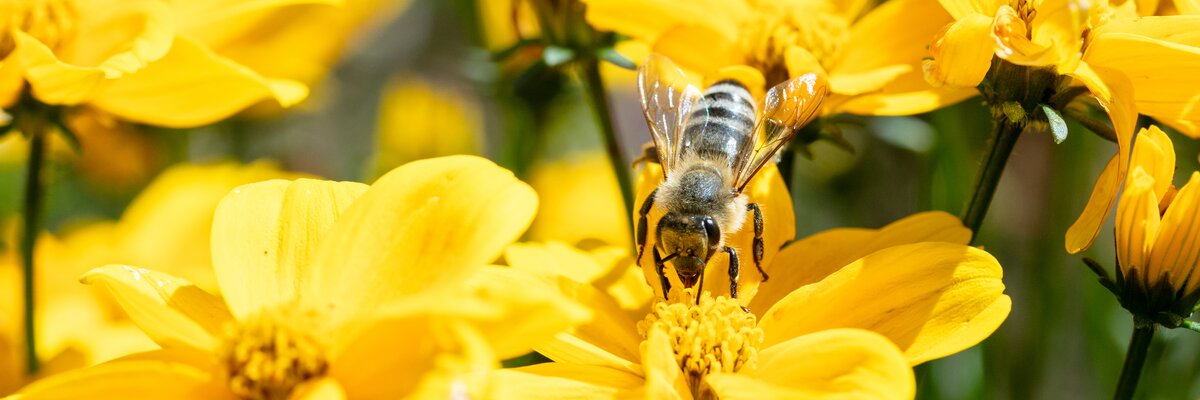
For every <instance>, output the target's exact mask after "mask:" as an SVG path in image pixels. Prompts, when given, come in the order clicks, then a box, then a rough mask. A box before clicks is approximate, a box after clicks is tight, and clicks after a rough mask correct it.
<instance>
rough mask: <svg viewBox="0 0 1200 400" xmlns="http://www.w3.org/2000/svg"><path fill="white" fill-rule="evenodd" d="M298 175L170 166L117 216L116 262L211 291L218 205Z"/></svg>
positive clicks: (255, 167) (230, 166) (262, 168)
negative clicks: (245, 189) (239, 190)
mask: <svg viewBox="0 0 1200 400" xmlns="http://www.w3.org/2000/svg"><path fill="white" fill-rule="evenodd" d="M298 177H300V175H299V174H294V173H288V172H284V171H281V170H280V169H279V167H278V166H276V165H274V164H273V163H270V162H255V163H251V164H245V165H243V164H238V163H233V162H223V163H214V164H179V165H176V166H173V167H171V168H169V169H167V170H166V171H163V172H162V173H161V174H159V176H158V177H157V178H155V179H154V181H153V182H151V183H150V185H149V186H147V187H146V188H145V189H143V190H142V193H140V194H138V196H137V198H135V199H134V200H133V202H132V203H130V204H129V207H128V208H126V209H125V213H124V214H122V215H121V220H120V221H118V222H117V225H116V228H115V232H113V233H112V236H114V237H115V238H119V239H118V240H115V241H116V242H118V243H117V244H116V246H119V247H120V251H119V253H120V255H121V258H120V259H119V260H121V262H128V263H133V264H136V265H151V266H155V268H158V269H159V270H161V271H163V272H167V273H170V274H172V275H175V276H178V277H180V278H184V279H187V280H190V281H192V282H193V283H195V284H196V285H197V286H200V287H201V288H202V289H205V290H207V291H210V292H212V293H216V292H217V291H218V288H217V283H216V277H215V276H214V275H213V267H212V245H211V243H212V240H211V238H212V226H213V213H214V212H215V211H216V209H217V204H218V203H220V201H221V199H222V198H223V197H225V195H226V194H228V193H229V192H230V191H231V190H233V189H234V188H236V187H238V186H241V185H244V184H247V183H251V182H258V181H264V180H268V179H295V178H298ZM113 261H117V260H113ZM93 266H94V265H93Z"/></svg>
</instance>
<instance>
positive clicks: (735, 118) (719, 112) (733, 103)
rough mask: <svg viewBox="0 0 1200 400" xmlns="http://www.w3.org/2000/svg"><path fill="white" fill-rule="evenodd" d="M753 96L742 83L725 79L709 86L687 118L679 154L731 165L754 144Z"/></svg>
mask: <svg viewBox="0 0 1200 400" xmlns="http://www.w3.org/2000/svg"><path fill="white" fill-rule="evenodd" d="M754 117H755V112H754V97H753V96H752V95H750V91H749V90H747V89H746V87H745V86H742V84H741V83H739V82H737V81H733V80H724V81H720V82H717V83H715V84H713V85H712V86H710V87H709V88H708V90H705V91H704V97H702V98H701V99H700V101H699V103H697V104H696V105H695V106H694V108H693V109H692V113H691V116H690V117H689V118H688V122H687V126H686V127H685V128H684V131H683V149H682V153H683V154H682V155H683V156H684V157H687V156H692V155H694V156H699V157H700V158H703V159H706V160H713V161H725V162H728V163H730V165H732V163H733V160H734V159H735V157H736V156H737V154H738V153H741V152H744V151H749V146H751V145H752V144H753V136H752V135H753V133H754V132H753V130H754Z"/></svg>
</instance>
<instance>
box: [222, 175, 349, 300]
mask: <svg viewBox="0 0 1200 400" xmlns="http://www.w3.org/2000/svg"><path fill="white" fill-rule="evenodd" d="M366 190H367V185H364V184H361V183H356V182H333V181H320V180H313V179H299V180H295V181H284V180H270V181H265V182H259V183H251V184H248V185H244V186H241V187H238V188H237V189H234V190H233V191H232V192H230V193H229V195H227V196H225V198H224V199H222V200H221V203H220V204H219V205H218V206H217V209H216V212H215V214H214V217H213V226H212V242H213V247H212V255H213V269H214V271H215V272H216V275H217V282H218V283H219V284H220V286H221V293H222V294H223V295H224V296H225V301H226V302H227V303H228V304H229V309H230V311H233V315H234V316H236V317H237V318H238V319H244V318H246V317H247V316H250V315H254V314H257V313H259V312H262V310H264V309H270V308H274V307H285V306H289V305H292V306H295V305H298V304H305V303H304V302H305V299H304V297H303V296H304V295H305V294H306V292H307V290H308V289H309V287H311V286H308V285H313V283H312V282H313V281H314V280H316V279H319V278H317V277H314V276H312V275H311V272H312V270H311V269H310V262H311V260H310V258H311V257H312V256H313V255H314V254H315V253H316V250H317V247H318V246H319V244H320V243H321V241H322V240H324V239H325V237H326V236H325V235H326V234H328V233H329V231H330V230H331V229H332V227H333V224H334V222H335V221H336V220H337V218H338V215H340V214H341V213H342V212H343V211H344V210H345V209H346V207H349V206H350V203H352V202H353V201H354V200H355V199H357V198H358V196H360V195H362V193H363V192H364V191H366Z"/></svg>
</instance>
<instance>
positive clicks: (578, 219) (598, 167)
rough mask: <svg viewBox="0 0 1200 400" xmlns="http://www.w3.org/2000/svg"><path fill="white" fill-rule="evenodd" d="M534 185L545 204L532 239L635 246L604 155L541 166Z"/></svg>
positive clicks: (587, 155)
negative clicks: (587, 241)
mask: <svg viewBox="0 0 1200 400" xmlns="http://www.w3.org/2000/svg"><path fill="white" fill-rule="evenodd" d="M633 87H634V86H633V85H630V86H628V88H633ZM405 123H411V122H408V121H406V122H405ZM435 123H437V124H441V123H442V122H435ZM421 134H422V135H427V133H425V132H422V133H421ZM406 146H407V144H406ZM529 184H530V185H531V186H533V189H534V190H535V191H537V194H538V199H540V201H539V207H538V217H537V218H535V219H534V220H533V226H531V227H529V235H528V237H529V238H530V239H533V240H556V241H562V242H566V243H568V244H578V243H580V242H582V241H584V240H588V239H591V240H600V241H602V242H604V243H607V244H612V245H619V246H624V247H628V246H631V245H632V243H633V242H632V238H631V237H630V235H629V232H630V231H629V221H628V220H627V219H625V218H623V216H624V215H625V205H624V204H623V203H622V201H621V187H620V186H619V185H618V184H617V178H616V176H615V175H613V172H612V167H611V166H610V164H609V161H608V157H607V156H606V155H605V154H604V153H603V151H601V150H595V151H588V152H583V153H582V154H580V153H578V152H576V153H572V154H570V155H569V156H564V157H562V158H561V159H558V160H554V161H550V162H545V163H537V164H535V165H534V167H533V168H532V170H531V172H530V176H529Z"/></svg>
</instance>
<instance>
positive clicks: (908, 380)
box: [707, 329, 916, 399]
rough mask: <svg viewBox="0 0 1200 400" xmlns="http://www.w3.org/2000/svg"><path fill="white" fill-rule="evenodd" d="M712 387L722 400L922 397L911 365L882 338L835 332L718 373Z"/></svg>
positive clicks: (792, 342) (764, 352)
mask: <svg viewBox="0 0 1200 400" xmlns="http://www.w3.org/2000/svg"><path fill="white" fill-rule="evenodd" d="M707 381H708V384H709V385H711V386H712V388H713V390H714V391H715V392H716V393H717V395H718V396H719V397H720V398H722V399H768V398H775V399H780V398H793V399H796V398H804V399H823V398H835V399H844V398H856V399H907V398H912V397H913V395H914V393H915V392H916V381H915V379H914V377H913V372H912V368H910V367H909V366H908V360H906V359H905V358H904V354H903V353H901V352H900V349H897V348H896V345H894V344H892V343H891V342H889V341H888V340H887V338H885V337H883V336H880V335H879V334H877V333H874V332H870V331H864V330H859V329H831V330H825V331H820V332H816V333H812V334H808V335H804V336H800V337H797V338H794V339H791V340H788V341H786V342H783V343H779V344H777V345H774V346H771V347H768V348H766V349H763V350H762V351H761V352H760V353H759V359H758V366H757V367H756V368H755V369H754V370H752V371H748V372H744V373H742V374H716V375H711V376H709V377H708V378H707Z"/></svg>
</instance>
